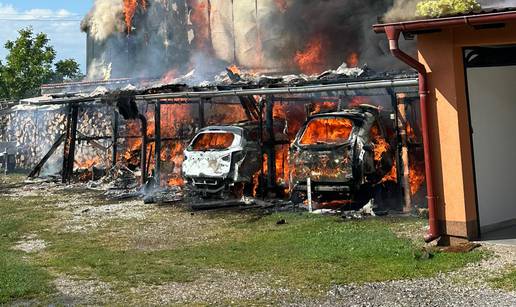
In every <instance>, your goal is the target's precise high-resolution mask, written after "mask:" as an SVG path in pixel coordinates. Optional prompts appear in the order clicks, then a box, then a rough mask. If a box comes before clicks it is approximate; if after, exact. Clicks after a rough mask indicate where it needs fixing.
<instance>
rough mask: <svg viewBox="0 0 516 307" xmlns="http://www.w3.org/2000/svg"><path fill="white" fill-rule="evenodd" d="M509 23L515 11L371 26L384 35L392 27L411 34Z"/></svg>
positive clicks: (513, 17)
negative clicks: (467, 26) (386, 29)
mask: <svg viewBox="0 0 516 307" xmlns="http://www.w3.org/2000/svg"><path fill="white" fill-rule="evenodd" d="M511 21H513V22H516V11H508V12H497V13H489V14H476V15H463V16H453V17H443V18H435V19H421V20H411V21H402V22H392V23H384V24H375V25H373V30H374V31H375V32H376V33H385V28H386V27H394V28H396V29H399V30H400V31H402V32H411V31H422V30H432V29H441V28H448V27H454V26H461V25H471V26H478V25H485V24H490V23H506V22H511Z"/></svg>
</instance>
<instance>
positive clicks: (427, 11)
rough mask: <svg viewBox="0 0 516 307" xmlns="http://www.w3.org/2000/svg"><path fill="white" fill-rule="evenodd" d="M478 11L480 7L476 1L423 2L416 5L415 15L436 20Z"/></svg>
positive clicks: (428, 0)
mask: <svg viewBox="0 0 516 307" xmlns="http://www.w3.org/2000/svg"><path fill="white" fill-rule="evenodd" d="M478 9H481V6H480V4H479V3H478V1H477V0H423V1H421V2H420V3H418V4H417V9H416V15H417V16H420V17H431V18H438V17H442V16H446V15H453V14H463V13H469V12H471V11H474V10H478Z"/></svg>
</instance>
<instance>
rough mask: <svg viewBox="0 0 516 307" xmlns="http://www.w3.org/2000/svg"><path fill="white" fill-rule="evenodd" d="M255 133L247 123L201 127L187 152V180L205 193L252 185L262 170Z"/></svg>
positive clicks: (196, 190) (209, 193) (196, 189)
mask: <svg viewBox="0 0 516 307" xmlns="http://www.w3.org/2000/svg"><path fill="white" fill-rule="evenodd" d="M256 132H257V127H254V126H252V127H251V128H249V126H245V125H233V126H210V127H206V128H204V129H202V130H200V131H199V132H198V133H197V135H196V136H195V137H194V138H193V140H192V141H191V143H190V145H189V146H188V147H187V148H186V149H185V151H184V162H183V168H182V173H183V178H184V179H185V181H186V183H187V184H188V185H189V186H190V187H192V188H193V190H194V191H195V192H197V193H200V194H202V195H204V196H206V195H213V194H219V193H222V192H224V191H228V190H230V189H231V188H233V187H241V188H244V187H245V186H246V185H247V186H249V185H250V184H251V183H252V181H253V176H254V175H255V174H257V173H258V172H259V170H260V159H259V153H260V149H259V145H258V141H257V134H256Z"/></svg>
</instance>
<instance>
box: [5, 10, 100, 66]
mask: <svg viewBox="0 0 516 307" xmlns="http://www.w3.org/2000/svg"><path fill="white" fill-rule="evenodd" d="M92 5H93V0H68V1H64V0H46V1H41V0H39V1H35V0H32V1H31V0H0V59H1V60H2V61H3V60H4V58H5V55H6V50H5V49H4V44H5V42H6V41H7V40H14V39H16V37H17V30H18V29H21V28H23V27H27V26H32V27H33V28H34V31H35V32H44V33H47V34H48V36H49V38H50V40H51V41H50V43H51V44H52V45H53V46H54V48H55V49H56V51H57V58H58V59H66V58H74V59H76V60H77V61H78V62H79V63H80V64H81V69H82V70H83V72H85V67H84V66H85V62H86V35H85V34H84V33H81V30H80V27H79V26H80V20H81V19H82V17H83V16H84V15H85V14H86V13H87V12H88V11H89V9H90V8H91V7H92Z"/></svg>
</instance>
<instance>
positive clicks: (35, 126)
mask: <svg viewBox="0 0 516 307" xmlns="http://www.w3.org/2000/svg"><path fill="white" fill-rule="evenodd" d="M6 118H7V119H5V121H6V123H5V124H4V125H5V126H7V132H6V133H5V135H6V136H7V137H8V138H9V139H11V140H15V141H16V145H17V154H16V164H17V166H18V167H19V168H23V169H31V168H33V167H34V166H35V165H36V164H37V163H38V162H39V161H40V160H41V158H42V157H43V156H44V155H45V154H46V153H47V152H48V150H49V149H50V148H51V147H52V145H53V144H54V143H55V142H56V140H58V138H59V136H61V135H62V134H64V133H66V126H67V108H66V107H63V108H58V109H50V110H49V109H48V108H41V109H39V108H38V109H34V108H31V109H27V110H16V111H13V112H12V113H10V114H8V115H7V116H6ZM0 121H1V119H0ZM1 126H2V122H0V127H1ZM0 129H1V128H0ZM0 131H1V130H0ZM110 135H111V112H110V111H108V108H106V107H98V108H97V109H95V108H84V109H82V108H81V110H80V113H79V120H78V128H77V139H78V140H79V138H84V137H109V136H110ZM2 136H4V133H2ZM110 143H111V141H110V140H109V139H96V140H88V141H78V142H77V145H76V155H75V160H76V162H77V163H76V167H79V168H80V167H82V166H86V167H87V168H89V167H92V166H93V165H97V166H101V165H102V164H104V163H105V161H106V160H107V159H109V157H110ZM61 148H62V146H61ZM61 148H60V149H58V150H57V151H56V152H55V154H54V156H53V157H52V158H51V159H50V160H49V162H48V163H49V164H55V163H57V164H59V163H58V162H59V161H61V159H62V149H61ZM90 161H94V162H95V163H90ZM90 164H91V165H90ZM99 164H101V165H99Z"/></svg>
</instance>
